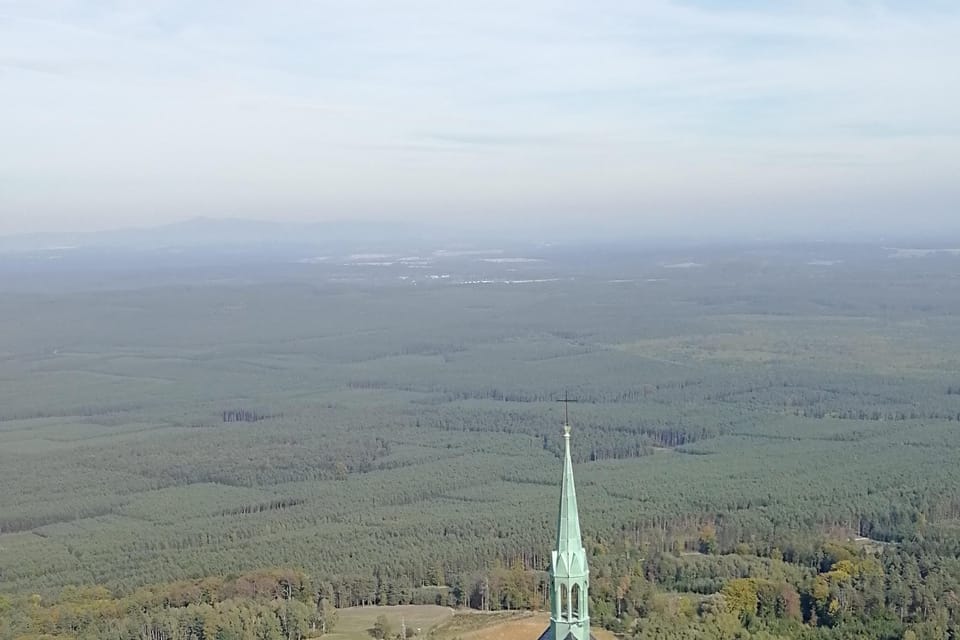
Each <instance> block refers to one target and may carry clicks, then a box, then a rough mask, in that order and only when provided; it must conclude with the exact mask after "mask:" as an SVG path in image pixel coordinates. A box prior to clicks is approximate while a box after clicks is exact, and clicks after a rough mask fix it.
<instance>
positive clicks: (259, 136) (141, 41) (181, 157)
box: [0, 0, 960, 235]
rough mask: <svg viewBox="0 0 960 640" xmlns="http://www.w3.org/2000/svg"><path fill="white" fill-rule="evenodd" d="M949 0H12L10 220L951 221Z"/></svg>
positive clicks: (957, 37) (954, 67) (956, 40)
mask: <svg viewBox="0 0 960 640" xmlns="http://www.w3.org/2000/svg"><path fill="white" fill-rule="evenodd" d="M958 69H960V2H955V1H952V0H951V1H943V2H933V1H931V2H923V1H916V2H911V1H906V0H904V1H901V2H892V1H887V2H883V1H879V0H876V1H874V0H859V1H855V2H854V1H850V2H843V1H840V0H820V1H810V2H786V1H782V0H770V1H766V2H764V1H761V0H752V1H748V0H741V1H731V2H726V1H723V0H699V1H675V2H670V1H667V0H637V1H632V2H626V1H624V2H615V1H612V0H591V1H583V2H544V1H541V0H525V1H523V2H516V1H510V2H507V1H497V0H490V1H484V2H466V1H455V0H443V1H431V0H423V1H407V0H383V1H381V2H373V1H369V0H343V1H323V0H318V1H315V2H283V1H279V0H278V1H276V2H245V1H242V0H237V1H232V2H207V1H204V0H184V1H179V0H163V1H160V0H158V1H142V0H141V1H134V0H130V1H120V0H116V1H111V2H106V1H104V2H99V1H93V0H88V1H66V0H64V1H58V0H40V1H38V0H23V1H16V0H15V1H10V0H0V233H14V232H21V231H36V230H54V229H99V228H109V227H117V226H130V225H145V224H162V223H164V222H169V221H173V220H178V219H183V218H189V217H194V216H201V215H202V216H214V217H247V218H261V219H284V220H326V219H344V218H350V219H356V218H362V219H411V220H418V221H433V220H437V221H440V220H442V221H444V222H446V223H451V224H457V223H464V224H468V223H469V224H478V223H479V222H480V221H484V222H487V221H488V222H490V223H492V224H498V225H506V224H509V223H510V222H511V221H513V220H516V219H518V218H520V217H523V218H524V219H525V220H526V221H527V223H528V224H536V223H537V222H538V221H543V222H544V223H545V224H547V223H556V222H561V221H563V222H570V223H577V222H580V223H587V222H588V223H589V224H591V225H601V226H605V227H608V228H610V229H618V228H624V229H630V230H637V229H649V230H650V232H651V233H672V232H685V231H690V230H691V229H694V230H697V231H702V232H711V231H712V230H730V229H745V230H749V231H750V232H760V233H775V232H778V231H783V232H785V233H789V232H793V231H805V230H809V229H811V228H813V229H823V230H824V233H825V235H828V234H829V230H833V229H836V230H838V231H841V232H851V231H856V230H859V229H869V228H880V229H885V230H886V229H888V230H894V231H895V230H898V229H901V230H902V229H911V228H913V229H918V230H922V231H924V232H929V231H936V230H938V229H947V228H949V229H951V230H960V71H958Z"/></svg>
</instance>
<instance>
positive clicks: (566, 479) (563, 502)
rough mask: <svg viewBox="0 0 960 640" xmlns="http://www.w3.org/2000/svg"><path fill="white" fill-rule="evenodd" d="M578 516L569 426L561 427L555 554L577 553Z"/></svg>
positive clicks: (580, 545) (580, 541)
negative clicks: (561, 471)
mask: <svg viewBox="0 0 960 640" xmlns="http://www.w3.org/2000/svg"><path fill="white" fill-rule="evenodd" d="M582 548H583V541H582V540H581V539H580V514H579V513H578V511H577V490H576V488H575V487H574V485H573V460H572V459H571V458H570V425H569V424H564V425H563V481H562V485H561V488H560V515H559V516H558V517H557V552H558V553H563V552H564V551H579V550H580V549H582Z"/></svg>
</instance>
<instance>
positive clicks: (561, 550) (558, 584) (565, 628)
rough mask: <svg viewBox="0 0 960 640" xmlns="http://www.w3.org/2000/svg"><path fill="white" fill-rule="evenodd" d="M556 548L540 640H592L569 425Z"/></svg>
mask: <svg viewBox="0 0 960 640" xmlns="http://www.w3.org/2000/svg"><path fill="white" fill-rule="evenodd" d="M560 482H561V484H560V513H559V514H558V515H557V545H556V548H555V549H554V551H553V555H552V557H551V563H550V628H549V629H547V630H546V631H544V632H543V635H542V636H541V637H540V640H591V638H592V636H591V635H590V606H589V604H590V603H589V594H588V590H589V586H590V569H589V568H588V567H587V553H586V551H584V549H583V541H582V540H581V538H580V514H579V513H578V512H577V491H576V489H575V488H574V485H573V460H572V458H571V456H570V425H569V424H567V423H566V422H565V424H564V425H563V477H562V479H561V481H560Z"/></svg>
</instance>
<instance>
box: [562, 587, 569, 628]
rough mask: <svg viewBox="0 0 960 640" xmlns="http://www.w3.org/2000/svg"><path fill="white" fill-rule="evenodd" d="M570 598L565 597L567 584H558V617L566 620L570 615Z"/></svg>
mask: <svg viewBox="0 0 960 640" xmlns="http://www.w3.org/2000/svg"><path fill="white" fill-rule="evenodd" d="M569 606H570V599H569V598H568V597H567V585H565V584H561V585H560V617H561V618H563V619H564V620H566V619H567V618H569V617H570V609H569Z"/></svg>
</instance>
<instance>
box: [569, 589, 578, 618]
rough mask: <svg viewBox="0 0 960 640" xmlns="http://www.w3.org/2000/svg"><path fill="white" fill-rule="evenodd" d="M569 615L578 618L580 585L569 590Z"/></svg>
mask: <svg viewBox="0 0 960 640" xmlns="http://www.w3.org/2000/svg"><path fill="white" fill-rule="evenodd" d="M570 613H571V616H573V617H574V618H579V617H580V585H579V584H575V585H573V588H572V589H570Z"/></svg>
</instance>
